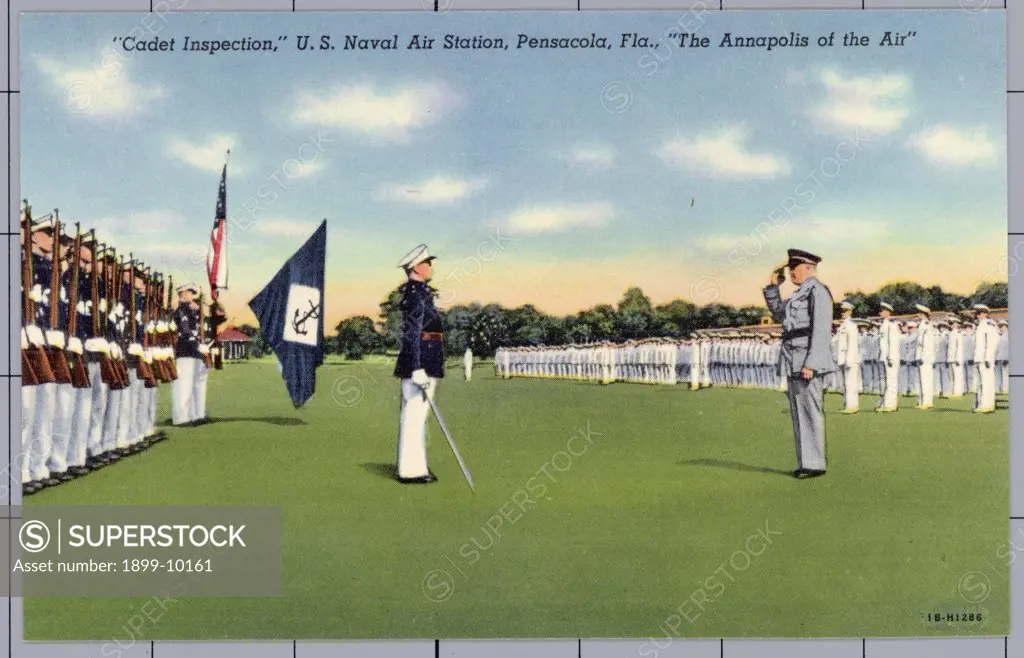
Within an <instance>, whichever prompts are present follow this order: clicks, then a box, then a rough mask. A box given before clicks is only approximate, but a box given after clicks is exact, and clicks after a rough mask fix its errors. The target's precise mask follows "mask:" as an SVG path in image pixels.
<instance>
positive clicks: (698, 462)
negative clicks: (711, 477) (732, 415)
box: [679, 459, 793, 477]
mask: <svg viewBox="0 0 1024 658" xmlns="http://www.w3.org/2000/svg"><path fill="white" fill-rule="evenodd" d="M679 465H680V466H710V467H712V468H725V469H728V470H730V471H741V472H746V473H772V474H775V475H785V476H786V477H793V471H784V470H782V469H779V468H770V467H768V466H751V465H750V464H743V463H740V462H731V461H726V460H724V459H691V460H689V461H683V462H679Z"/></svg>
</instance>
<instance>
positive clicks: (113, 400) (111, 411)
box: [100, 388, 128, 452]
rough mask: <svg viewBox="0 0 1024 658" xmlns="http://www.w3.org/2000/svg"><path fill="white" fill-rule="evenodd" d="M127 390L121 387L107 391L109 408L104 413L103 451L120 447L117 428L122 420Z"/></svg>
mask: <svg viewBox="0 0 1024 658" xmlns="http://www.w3.org/2000/svg"><path fill="white" fill-rule="evenodd" d="M127 390H128V389H124V388H119V389H113V390H108V391H107V408H106V409H105V410H104V413H103V442H102V444H101V445H100V450H101V451H102V452H109V451H111V450H114V449H115V448H117V447H119V446H118V445H117V428H118V427H119V425H120V422H121V403H122V401H123V400H124V394H125V391H127Z"/></svg>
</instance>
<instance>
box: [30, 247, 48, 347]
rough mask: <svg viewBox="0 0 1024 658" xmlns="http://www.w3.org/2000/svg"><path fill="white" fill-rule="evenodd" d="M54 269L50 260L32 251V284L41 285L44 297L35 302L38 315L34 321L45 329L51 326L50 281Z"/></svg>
mask: <svg viewBox="0 0 1024 658" xmlns="http://www.w3.org/2000/svg"><path fill="white" fill-rule="evenodd" d="M52 272H53V271H52V270H51V269H50V261H49V260H47V259H46V258H43V257H42V256H40V255H39V254H37V253H35V252H32V286H33V287H35V286H39V288H40V289H41V290H42V293H43V299H42V300H41V301H38V302H36V303H35V311H36V317H35V318H34V320H33V322H34V323H35V325H36V326H37V327H39V328H40V329H43V330H44V331H45V330H47V329H49V328H50V283H51V278H50V277H51V276H52Z"/></svg>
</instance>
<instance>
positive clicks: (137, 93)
mask: <svg viewBox="0 0 1024 658" xmlns="http://www.w3.org/2000/svg"><path fill="white" fill-rule="evenodd" d="M35 64H36V67H37V68H38V69H39V72H40V73H42V74H43V75H45V76H47V77H49V79H50V83H51V84H52V86H53V87H54V90H55V91H56V92H57V93H59V94H61V96H62V100H63V102H64V107H66V108H67V109H68V111H70V112H72V113H73V114H79V115H82V116H88V117H93V118H97V119H130V118H133V117H137V116H140V115H142V114H144V113H145V112H146V111H147V110H148V109H149V107H150V105H151V104H152V102H153V101H156V100H159V99H161V98H164V97H166V96H167V92H166V91H165V90H164V89H163V88H162V87H160V86H159V85H153V86H144V85H141V84H137V83H134V82H132V81H131V80H129V78H128V73H127V71H126V70H125V67H124V65H123V63H122V62H121V61H120V59H117V58H116V56H115V58H114V59H111V58H110V57H109V53H108V54H107V55H105V56H104V58H103V64H97V65H96V66H92V67H90V66H88V65H86V66H82V65H77V66H76V65H72V64H64V63H62V62H58V61H57V60H55V59H51V58H49V57H37V58H35Z"/></svg>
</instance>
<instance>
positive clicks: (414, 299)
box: [394, 244, 444, 484]
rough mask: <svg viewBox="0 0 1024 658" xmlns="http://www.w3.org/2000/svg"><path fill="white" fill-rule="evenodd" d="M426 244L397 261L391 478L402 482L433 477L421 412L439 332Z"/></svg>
mask: <svg viewBox="0 0 1024 658" xmlns="http://www.w3.org/2000/svg"><path fill="white" fill-rule="evenodd" d="M434 258H435V257H434V256H431V255H430V253H429V252H428V250H427V245H425V244H421V245H418V246H417V247H416V248H415V249H413V250H412V251H410V252H409V253H408V254H406V255H405V257H404V258H402V260H401V261H399V263H398V266H399V267H401V268H403V269H404V270H405V274H406V276H407V277H408V281H407V282H406V284H405V286H404V287H403V289H402V301H401V302H400V303H399V307H398V308H399V312H400V317H401V320H400V325H399V326H400V327H401V337H400V339H401V344H400V346H399V350H398V362H397V363H396V364H395V372H394V375H395V377H398V378H399V379H401V382H402V407H401V415H400V417H399V428H398V466H397V469H396V477H397V479H398V481H399V482H402V483H405V484H427V483H430V482H435V481H437V476H436V475H434V474H433V473H432V472H430V469H428V468H427V415H428V414H429V412H430V404H429V403H428V402H427V397H428V396H429V398H430V399H431V400H433V399H434V394H435V392H436V391H437V380H438V379H441V378H443V377H444V342H443V339H444V335H443V333H442V329H443V328H442V325H441V316H440V314H439V313H438V311H437V309H436V308H435V307H434V294H433V290H432V289H431V288H430V286H428V285H427V282H429V281H430V279H431V277H432V276H433V261H434Z"/></svg>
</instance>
